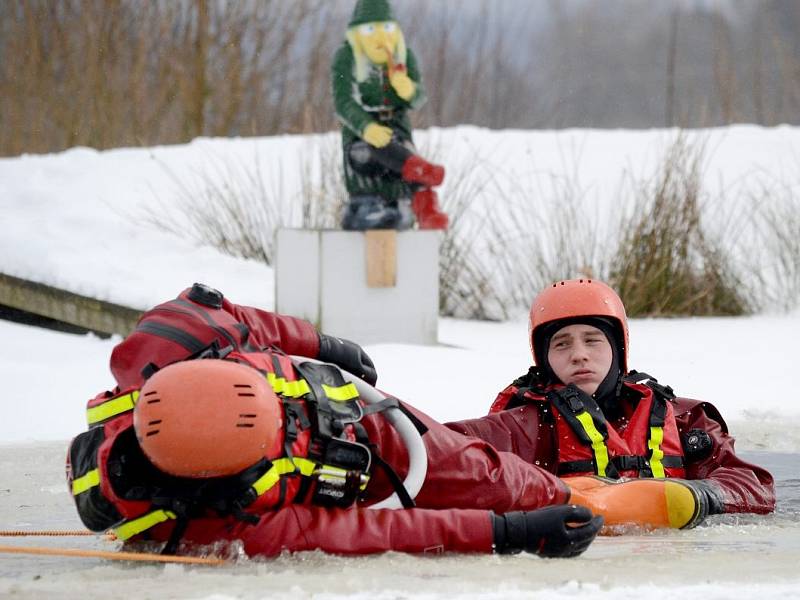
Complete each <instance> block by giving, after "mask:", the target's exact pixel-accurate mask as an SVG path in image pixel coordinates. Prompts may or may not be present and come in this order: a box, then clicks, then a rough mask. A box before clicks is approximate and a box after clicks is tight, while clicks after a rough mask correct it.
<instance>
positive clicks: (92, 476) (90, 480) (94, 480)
mask: <svg viewBox="0 0 800 600" xmlns="http://www.w3.org/2000/svg"><path fill="white" fill-rule="evenodd" d="M98 485H100V469H92V470H91V471H89V472H88V473H86V474H85V475H83V476H81V477H78V478H77V479H73V480H72V495H73V496H77V495H78V494H83V493H84V492H88V491H89V490H90V489H92V488H93V487H96V486H98Z"/></svg>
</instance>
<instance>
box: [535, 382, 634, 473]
mask: <svg viewBox="0 0 800 600" xmlns="http://www.w3.org/2000/svg"><path fill="white" fill-rule="evenodd" d="M547 399H548V400H549V401H550V403H551V404H552V405H553V406H555V408H556V410H558V412H559V413H560V414H561V415H562V416H563V417H564V419H565V420H566V421H567V423H569V425H570V427H571V428H572V430H573V431H574V432H575V434H576V435H577V436H578V439H579V440H580V441H581V443H582V444H584V445H586V446H591V448H592V454H593V455H594V460H593V466H592V467H591V468H590V469H586V471H594V472H595V473H596V474H597V475H599V476H601V477H613V478H617V477H619V473H618V472H617V469H616V467H615V466H614V464H613V463H612V462H611V461H610V460H609V454H608V447H607V446H606V440H607V439H608V426H607V424H606V422H605V419H604V418H603V415H602V412H601V411H600V407H598V406H597V403H596V402H595V401H594V399H593V398H592V397H591V396H589V395H588V394H586V393H585V392H583V391H581V390H580V389H579V388H577V387H576V386H574V385H572V384H570V385H568V386H567V387H565V388H563V389H561V390H558V391H551V392H548V393H547Z"/></svg>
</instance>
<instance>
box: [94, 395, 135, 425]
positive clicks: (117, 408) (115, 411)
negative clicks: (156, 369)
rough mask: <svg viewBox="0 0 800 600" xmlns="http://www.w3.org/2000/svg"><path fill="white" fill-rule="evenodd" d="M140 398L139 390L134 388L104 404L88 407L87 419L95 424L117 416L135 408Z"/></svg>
mask: <svg viewBox="0 0 800 600" xmlns="http://www.w3.org/2000/svg"><path fill="white" fill-rule="evenodd" d="M138 399H139V391H138V390H134V391H133V392H131V393H130V394H125V395H124V396H119V397H118V398H112V399H111V400H107V401H106V402H103V403H102V404H98V405H97V406H93V407H91V408H88V409H86V421H87V422H88V423H89V425H94V424H95V423H100V422H101V421H105V420H106V419H110V418H111V417H116V416H117V415H120V414H122V413H124V412H126V411H129V410H133V407H134V406H136V401H137V400H138Z"/></svg>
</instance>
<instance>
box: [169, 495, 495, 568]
mask: <svg viewBox="0 0 800 600" xmlns="http://www.w3.org/2000/svg"><path fill="white" fill-rule="evenodd" d="M184 540H185V541H191V542H194V543H198V544H211V543H214V542H217V541H219V540H241V541H242V543H243V544H244V550H245V552H246V553H247V555H248V556H276V555H278V554H280V553H281V552H282V551H289V552H301V551H305V550H322V551H324V552H328V553H332V554H355V555H358V554H371V553H377V552H388V551H397V552H409V553H426V552H433V553H440V552H465V553H466V552H479V553H491V552H492V540H493V532H492V520H491V513H490V512H488V511H485V510H424V509H407V510H392V509H384V510H370V509H366V508H353V509H349V510H343V509H327V508H322V507H318V506H301V505H294V506H289V507H286V508H283V509H280V510H276V511H271V512H268V513H266V514H264V515H263V516H262V517H261V519H260V520H259V521H258V523H256V524H254V525H250V524H247V523H243V522H240V521H230V520H222V519H197V520H194V521H192V522H191V524H190V525H189V529H188V530H187V532H186V535H185V536H184Z"/></svg>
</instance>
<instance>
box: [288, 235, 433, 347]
mask: <svg viewBox="0 0 800 600" xmlns="http://www.w3.org/2000/svg"><path fill="white" fill-rule="evenodd" d="M440 236H441V233H440V232H438V231H405V232H394V231H388V232H354V231H339V230H322V231H320V230H309V229H281V230H279V231H278V234H277V244H276V254H277V256H276V261H275V288H276V289H275V308H276V311H277V312H279V313H283V314H289V315H294V316H296V317H300V318H303V319H306V320H307V321H310V322H312V323H314V324H315V325H316V326H317V327H318V329H319V330H320V331H322V332H324V333H327V334H329V335H335V336H338V337H343V338H347V339H350V340H353V341H354V342H357V343H359V344H375V343H382V342H403V343H411V344H435V343H436V342H437V322H438V314H439V243H440ZM392 284H393V285H392Z"/></svg>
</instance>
